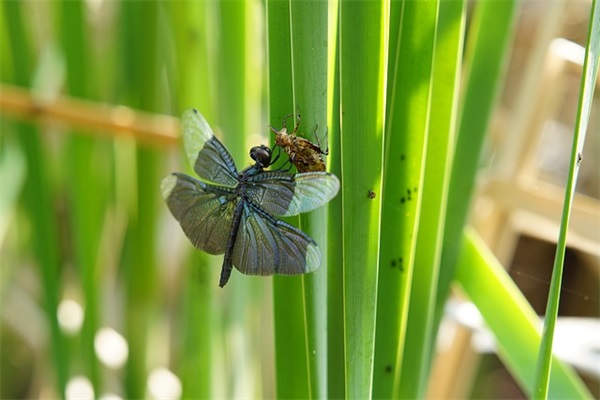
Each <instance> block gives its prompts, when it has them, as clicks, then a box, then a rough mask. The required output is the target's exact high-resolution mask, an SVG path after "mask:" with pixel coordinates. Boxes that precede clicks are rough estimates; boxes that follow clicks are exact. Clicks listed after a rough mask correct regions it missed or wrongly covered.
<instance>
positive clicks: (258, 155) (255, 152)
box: [250, 144, 271, 168]
mask: <svg viewBox="0 0 600 400" xmlns="http://www.w3.org/2000/svg"><path fill="white" fill-rule="evenodd" d="M250 157H251V158H252V159H253V160H254V161H256V163H257V164H258V165H259V166H260V167H261V168H266V167H268V166H269V165H271V149H270V148H268V147H267V146H265V145H264V144H261V145H260V146H254V147H253V148H251V149H250Z"/></svg>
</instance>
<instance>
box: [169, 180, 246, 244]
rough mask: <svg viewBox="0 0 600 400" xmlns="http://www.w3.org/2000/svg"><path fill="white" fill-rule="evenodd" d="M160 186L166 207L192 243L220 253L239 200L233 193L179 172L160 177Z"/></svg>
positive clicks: (225, 241) (225, 242)
mask: <svg viewBox="0 0 600 400" xmlns="http://www.w3.org/2000/svg"><path fill="white" fill-rule="evenodd" d="M161 190H162V195H163V198H164V199H165V201H166V203H167V206H168V207H169V210H171V213H172V214H173V216H174V217H175V219H176V220H177V221H179V223H180V224H181V228H182V229H183V232H184V233H185V234H186V236H187V237H188V238H189V239H190V241H191V242H192V243H193V244H194V246H196V247H197V248H199V249H200V250H203V251H205V252H207V253H209V254H223V253H224V252H225V247H226V246H227V239H228V237H229V230H230V229H231V219H232V215H233V210H234V208H235V204H237V202H238V201H239V199H237V198H236V196H235V194H234V193H232V192H230V191H229V190H227V188H222V187H215V186H213V185H209V184H207V183H204V182H202V181H199V180H197V179H194V178H192V177H191V176H188V175H185V174H181V173H173V174H171V175H169V176H167V177H166V178H164V179H163V181H162V184H161Z"/></svg>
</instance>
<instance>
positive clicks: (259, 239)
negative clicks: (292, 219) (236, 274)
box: [233, 204, 321, 275]
mask: <svg viewBox="0 0 600 400" xmlns="http://www.w3.org/2000/svg"><path fill="white" fill-rule="evenodd" d="M320 262H321V253H320V251H319V248H318V247H317V244H316V243H315V241H314V240H313V239H312V238H311V237H310V236H308V235H307V234H305V233H304V232H302V231H301V230H299V229H298V228H295V227H293V226H292V225H290V224H287V223H285V222H283V221H281V220H279V219H277V218H274V217H272V216H270V215H268V214H266V213H265V212H264V211H262V210H260V209H257V208H255V207H253V206H251V205H249V204H247V205H245V207H244V214H243V216H242V218H241V223H240V226H239V231H238V235H237V239H236V241H235V246H234V248H233V265H234V266H235V267H236V268H237V269H238V270H239V271H240V272H242V273H244V274H247V275H297V274H305V273H307V272H312V271H314V270H316V269H317V268H318V267H319V264H320Z"/></svg>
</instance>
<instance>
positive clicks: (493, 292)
mask: <svg viewBox="0 0 600 400" xmlns="http://www.w3.org/2000/svg"><path fill="white" fill-rule="evenodd" d="M456 280H457V282H458V283H459V284H460V285H461V286H462V288H463V289H464V290H465V292H466V294H467V296H468V297H469V298H470V299H471V301H473V303H475V306H477V309H478V310H479V311H480V312H481V315H482V316H483V318H484V320H485V322H486V324H487V326H488V327H489V328H490V330H491V331H492V333H493V334H494V336H495V338H496V343H497V346H498V355H499V356H500V358H501V359H502V361H503V362H504V365H506V367H507V368H508V370H509V371H510V372H511V374H512V376H513V377H514V378H515V379H516V381H517V382H518V383H519V384H520V386H521V388H522V389H523V390H524V391H525V392H526V393H527V394H529V395H531V394H532V393H533V389H534V377H535V364H536V358H537V353H538V348H539V345H540V331H539V327H540V319H539V317H538V316H537V315H536V314H535V312H534V310H533V308H531V306H530V305H529V303H528V302H527V299H525V297H524V296H523V294H522V293H521V292H520V290H519V288H517V286H516V285H515V283H514V282H513V281H512V279H511V278H510V276H509V275H508V274H507V273H506V270H505V269H504V268H503V267H502V265H500V263H499V262H498V260H497V259H496V258H495V257H494V255H493V254H492V253H491V251H490V250H489V249H488V248H487V247H486V245H485V243H484V242H483V241H482V240H481V239H480V238H479V237H478V236H477V235H476V234H475V232H473V231H470V230H469V231H467V233H466V237H465V240H464V242H463V245H462V248H461V250H460V253H459V258H458V264H457V270H456ZM548 395H549V397H550V398H552V399H591V398H592V396H591V394H590V393H589V392H588V390H587V389H586V387H585V386H584V384H583V383H582V382H581V379H580V378H579V377H578V376H577V374H576V373H575V372H574V371H573V369H572V368H571V367H568V366H566V365H564V364H563V363H561V362H560V361H558V360H556V359H554V368H553V369H552V375H551V379H550V388H549V392H548Z"/></svg>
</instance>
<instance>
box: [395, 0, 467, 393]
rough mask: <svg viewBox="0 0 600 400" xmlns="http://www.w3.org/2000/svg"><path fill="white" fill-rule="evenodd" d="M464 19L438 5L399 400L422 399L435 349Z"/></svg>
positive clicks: (447, 4) (454, 5) (451, 7)
mask: <svg viewBox="0 0 600 400" xmlns="http://www.w3.org/2000/svg"><path fill="white" fill-rule="evenodd" d="M465 19H466V10H465V3H464V2H462V1H441V2H440V10H439V18H438V27H437V38H436V47H435V56H434V72H433V82H432V88H431V101H432V103H431V112H430V116H429V138H428V143H427V156H426V158H427V159H426V165H425V175H424V179H423V190H422V194H421V197H422V205H421V213H420V218H419V232H418V236H417V248H416V250H415V262H414V265H415V268H414V270H413V279H412V283H411V290H410V295H411V298H410V305H409V313H408V322H407V328H406V329H407V330H406V340H405V342H404V357H403V361H402V371H401V373H402V375H401V378H400V397H405V398H423V397H425V391H426V389H427V385H428V383H429V369H430V365H429V364H430V360H431V357H432V352H433V351H434V349H435V347H434V346H435V342H434V340H433V338H434V337H435V335H436V333H435V331H434V326H433V318H434V315H435V296H436V291H437V280H438V274H439V262H440V257H441V246H442V239H443V231H444V220H445V217H446V215H445V213H446V204H447V201H448V183H449V180H450V167H451V165H452V153H453V149H454V143H455V136H456V134H455V133H456V115H457V111H458V101H457V100H458V92H459V87H460V85H459V84H458V83H459V80H460V79H459V76H460V69H461V64H462V50H463V35H464V25H465Z"/></svg>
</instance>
